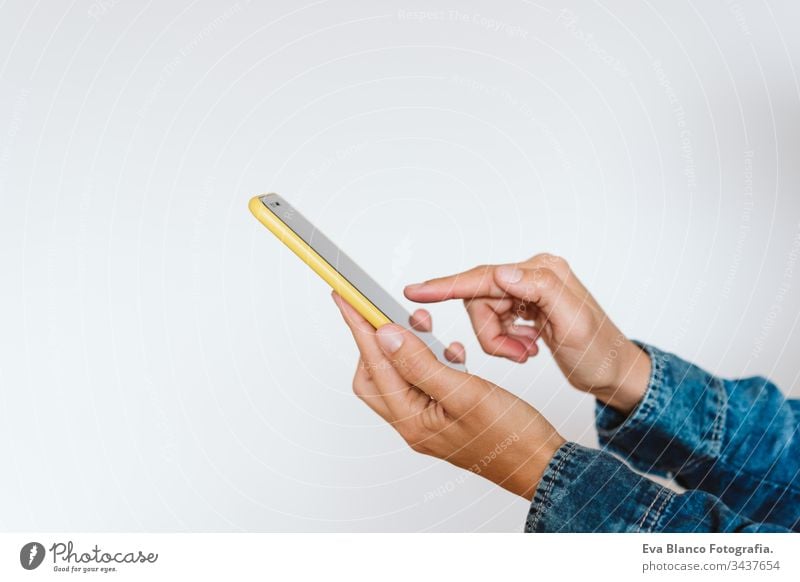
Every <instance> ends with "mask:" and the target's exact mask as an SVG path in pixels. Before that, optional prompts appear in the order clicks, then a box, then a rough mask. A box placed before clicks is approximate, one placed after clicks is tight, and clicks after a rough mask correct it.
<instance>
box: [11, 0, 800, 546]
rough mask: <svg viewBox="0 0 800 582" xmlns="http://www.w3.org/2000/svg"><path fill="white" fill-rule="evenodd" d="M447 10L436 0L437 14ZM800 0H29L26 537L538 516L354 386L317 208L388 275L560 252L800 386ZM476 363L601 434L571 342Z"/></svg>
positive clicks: (19, 273) (489, 525) (22, 443)
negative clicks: (570, 358)
mask: <svg viewBox="0 0 800 582" xmlns="http://www.w3.org/2000/svg"><path fill="white" fill-rule="evenodd" d="M419 10H425V11H427V12H426V13H424V14H419V13H417V12H416V11H419ZM799 16H800V14H799V13H798V9H797V8H796V3H794V2H792V1H790V0H786V1H779V2H769V3H767V2H764V1H753V2H750V1H744V0H743V1H736V2H726V1H723V0H717V1H713V2H704V3H696V5H694V6H693V5H692V4H689V3H687V2H685V1H678V2H668V3H667V2H661V3H654V2H635V3H630V2H621V1H620V2H617V1H613V2H602V3H600V2H583V3H578V2H541V3H535V2H525V1H521V0H513V1H510V2H504V3H497V2H455V1H452V2H447V1H442V0H435V1H433V2H419V3H407V2H369V3H364V2H361V3H357V2H355V1H347V2H333V1H331V2H326V1H318V2H313V3H297V2H288V1H285V2H269V3H252V4H251V3H247V2H244V1H239V2H224V1H223V2H205V1H196V2H185V1H181V2H148V3H140V2H129V1H126V0H119V1H116V0H104V1H100V0H97V1H94V2H91V1H84V0H77V1H74V2H49V3H31V2H23V1H13V0H12V1H10V2H6V3H5V4H4V5H3V6H2V8H0V194H1V195H2V212H1V213H0V260H2V263H1V264H2V277H3V278H2V287H1V289H2V291H1V292H2V302H1V303H0V462H2V468H1V470H2V478H1V479H0V528H2V529H5V530H47V531H53V530H71V531H96V530H156V531H176V530H177V531H182V530H192V531H195V530H201V531H208V530H213V531H219V530H223V531H238V530H256V531H386V530H391V531H408V530H413V531H476V530H479V531H519V530H520V529H521V528H522V524H523V521H524V517H525V513H526V511H527V503H526V502H525V501H524V500H522V499H517V498H514V497H513V496H512V495H510V494H508V493H506V492H504V491H502V490H500V489H498V488H495V487H494V486H492V485H491V484H489V483H488V482H485V481H483V480H481V479H480V478H479V477H475V476H472V475H465V474H462V473H461V472H459V471H458V470H457V469H455V468H452V467H450V466H448V465H446V464H444V463H441V462H438V461H436V460H434V459H432V458H429V457H423V456H419V455H416V454H414V453H412V452H410V451H409V450H408V449H407V448H406V447H405V445H404V443H403V442H402V441H401V440H400V438H399V437H398V436H397V435H395V434H394V432H393V431H392V429H390V428H389V427H387V426H386V425H385V424H384V423H383V422H382V421H380V419H378V418H377V417H376V416H374V415H373V413H372V412H371V411H370V410H368V409H367V408H366V407H365V406H364V405H363V404H362V403H361V402H360V401H358V400H357V399H356V398H355V397H354V396H353V395H352V394H351V389H350V384H351V377H352V373H353V371H354V369H355V362H356V352H355V348H354V346H353V345H352V342H351V340H350V338H349V335H348V332H347V330H346V329H345V327H344V326H343V325H342V323H341V322H340V320H339V315H338V312H337V311H336V309H335V307H334V305H333V304H332V303H331V301H330V299H329V298H328V292H327V290H326V288H325V286H324V284H323V283H322V282H321V281H319V280H318V279H317V278H316V276H315V275H313V273H311V272H310V271H308V270H307V268H306V267H305V266H304V265H302V264H301V263H300V262H299V261H297V260H296V259H295V258H294V257H293V256H291V255H290V254H289V252H288V251H287V250H286V249H284V248H282V247H281V246H280V244H279V243H278V242H277V241H276V240H275V239H274V238H273V237H272V236H271V235H270V234H269V233H268V232H267V231H266V230H265V229H264V228H263V227H262V226H260V225H259V224H258V223H257V222H256V221H255V220H254V219H253V218H252V216H250V214H249V212H248V211H247V200H248V198H249V197H250V196H251V195H254V194H258V193H262V192H266V191H277V192H280V193H281V194H283V195H284V196H286V197H287V198H288V199H290V200H291V201H293V202H294V203H295V204H296V205H297V206H298V207H299V208H300V209H301V210H302V211H303V212H304V213H305V214H306V215H307V216H308V218H309V219H311V220H312V221H314V222H316V223H317V224H318V226H319V227H320V228H321V229H322V230H323V231H324V232H326V233H327V234H328V235H329V236H330V237H331V238H332V239H334V240H335V241H337V242H338V243H339V244H340V246H341V247H342V248H343V249H345V250H346V252H348V253H349V254H350V255H351V256H352V257H353V258H355V259H356V260H357V261H358V262H360V263H361V264H362V266H363V267H364V268H365V269H367V270H368V271H369V272H370V273H372V274H373V275H374V276H375V278H376V279H378V280H379V281H380V282H381V283H382V284H384V285H385V286H386V287H387V288H389V289H390V290H391V291H392V292H393V293H395V294H397V295H398V296H400V293H401V289H402V287H403V285H404V284H406V283H410V282H414V281H418V280H422V279H425V278H428V277H431V276H435V275H440V274H445V273H451V272H455V271H458V270H461V269H465V268H468V267H471V266H474V265H476V264H479V263H489V262H507V261H514V260H519V259H523V258H526V257H527V256H530V255H532V254H535V253H538V252H542V251H550V252H554V253H558V254H561V255H563V256H565V257H567V258H568V259H569V260H570V262H571V263H572V265H573V267H574V269H575V270H576V272H577V273H578V274H579V275H580V276H581V277H582V278H583V279H584V281H585V282H586V284H587V285H588V286H589V287H590V289H592V290H593V291H594V292H595V294H596V296H597V297H598V299H599V300H600V302H601V303H602V304H603V305H604V306H605V307H606V308H607V310H608V312H609V313H610V314H611V316H612V317H613V318H614V319H615V321H616V322H617V323H618V324H619V325H620V326H621V327H622V329H623V330H625V332H626V333H628V334H630V335H631V336H634V337H637V338H641V339H644V340H647V341H650V342H652V343H654V344H656V345H658V346H660V347H662V348H664V349H667V350H670V351H673V352H676V353H678V354H679V355H681V356H684V357H686V358H688V359H690V360H693V361H696V362H698V363H699V364H701V365H703V366H705V367H707V368H708V369H710V370H712V371H714V372H717V373H719V374H722V375H726V376H740V375H751V374H762V375H767V376H769V377H770V378H772V379H773V380H774V381H776V382H777V383H778V384H779V385H781V386H782V387H783V388H784V390H786V391H787V392H792V393H794V394H797V393H798V379H797V374H798V365H797V354H798V352H800V334H798V332H797V317H798V313H800V309H799V308H800V293H798V292H797V290H798V283H799V282H800V265H798V257H799V256H800V198H799V197H798V183H800V164H798V156H800V147H799V146H800V131H798V130H800V102H799V99H800V91H799V90H798V78H797V75H796V73H797V68H798V57H800V35H798V34H797V22H798V17H799ZM433 312H434V317H435V322H436V333H437V335H438V336H439V337H440V339H442V340H443V341H451V340H454V339H460V340H462V341H464V343H465V344H466V345H467V348H468V353H469V359H468V364H469V367H470V369H471V371H473V372H475V373H478V374H481V375H483V376H485V377H487V378H489V379H491V380H493V381H494V382H496V383H498V384H501V385H503V386H505V387H507V388H508V389H510V390H512V391H514V392H515V393H517V394H519V395H520V396H522V397H524V398H526V399H528V400H529V401H530V402H531V403H533V404H534V405H535V406H537V407H538V408H539V409H541V410H542V411H543V412H544V413H545V414H546V416H547V417H548V418H549V419H550V420H551V421H552V422H553V423H554V424H555V425H556V426H557V427H558V429H559V430H560V431H561V432H562V434H563V435H564V436H565V437H567V438H569V439H573V440H577V441H579V442H581V443H584V444H590V445H591V444H594V443H595V442H596V437H595V433H594V429H593V424H592V422H593V419H592V405H593V403H592V401H591V400H590V399H589V398H587V397H584V396H581V395H579V394H577V393H575V392H574V391H572V390H571V389H570V388H569V387H568V386H567V385H566V383H565V381H564V380H563V379H562V378H561V377H560V375H559V373H558V371H557V369H556V367H555V366H554V365H553V363H552V361H551V360H550V357H549V355H548V354H546V353H543V354H542V356H541V357H539V358H538V359H536V360H534V361H532V362H530V363H528V364H527V365H525V366H522V367H520V366H516V365H514V364H511V363H508V362H505V361H500V360H492V359H490V358H488V357H487V356H485V355H483V354H482V353H481V352H480V349H479V348H478V346H477V344H476V342H475V341H474V339H473V338H472V336H471V333H470V326H469V323H468V321H467V318H466V316H465V314H464V313H463V309H462V307H461V306H460V305H459V304H457V303H453V304H449V305H442V306H436V307H435V308H434V309H433Z"/></svg>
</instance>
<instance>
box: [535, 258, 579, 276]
mask: <svg viewBox="0 0 800 582" xmlns="http://www.w3.org/2000/svg"><path fill="white" fill-rule="evenodd" d="M531 263H533V264H534V265H536V266H539V267H545V268H548V269H551V270H553V271H555V272H556V273H559V274H561V275H564V274H566V273H569V272H570V267H569V263H568V262H567V260H566V259H565V258H564V257H560V256H558V255H554V254H552V253H541V254H538V255H536V256H534V257H533V258H532V259H531Z"/></svg>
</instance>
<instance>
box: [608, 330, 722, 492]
mask: <svg viewBox="0 0 800 582" xmlns="http://www.w3.org/2000/svg"><path fill="white" fill-rule="evenodd" d="M636 343H637V345H638V346H639V347H640V348H641V349H643V350H644V351H645V352H646V353H647V354H648V356H650V362H651V372H650V380H649V383H648V386H647V390H646V392H645V394H644V397H643V398H642V401H641V402H640V403H639V405H638V406H637V407H636V408H635V409H634V410H633V412H631V413H630V414H629V415H627V416H626V415H624V414H621V413H619V412H617V411H616V410H614V409H613V408H610V407H608V406H605V405H604V404H602V403H600V402H597V404H596V407H595V422H596V426H597V433H598V436H599V439H600V444H601V445H602V446H603V447H604V448H606V449H607V450H609V451H611V452H613V453H615V454H617V455H620V456H621V457H623V458H624V459H625V460H626V461H628V462H629V463H630V464H631V465H633V466H634V467H636V468H637V469H639V470H641V471H645V472H647V473H654V474H658V475H662V476H666V477H671V476H674V475H678V474H684V473H689V472H691V471H692V470H694V469H696V468H697V467H698V466H699V465H700V464H702V463H708V462H713V460H714V459H715V458H716V457H717V456H718V455H719V452H720V449H721V445H722V436H723V431H724V428H725V410H726V393H725V389H724V386H723V384H722V381H721V380H719V379H718V378H716V377H714V376H712V375H711V374H708V373H707V372H705V371H704V370H702V369H700V368H698V367H697V366H695V365H693V364H690V363H689V362H685V361H684V360H682V359H680V358H678V357H677V356H675V355H673V354H669V353H667V352H663V351H661V350H659V349H658V348H656V347H653V346H651V345H648V344H644V343H641V342H636Z"/></svg>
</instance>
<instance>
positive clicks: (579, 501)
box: [525, 443, 797, 532]
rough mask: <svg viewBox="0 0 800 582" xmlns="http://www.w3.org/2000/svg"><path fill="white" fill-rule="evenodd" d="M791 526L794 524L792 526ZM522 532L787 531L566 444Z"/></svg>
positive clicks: (551, 466)
mask: <svg viewBox="0 0 800 582" xmlns="http://www.w3.org/2000/svg"><path fill="white" fill-rule="evenodd" d="M795 527H797V525H796V524H795ZM525 531H526V532H787V531H790V529H788V528H786V527H783V526H781V525H774V524H769V523H759V522H755V521H753V520H750V519H748V518H746V517H744V516H743V515H742V514H740V513H738V512H736V511H734V510H732V509H730V508H729V507H727V506H726V505H725V504H724V503H723V502H722V501H720V500H719V499H718V498H717V497H715V496H714V495H711V494H710V493H707V492H703V491H690V492H687V493H676V492H674V491H672V490H670V489H667V488H666V487H662V486H661V485H658V484H657V483H654V482H653V481H650V480H649V479H647V478H645V477H642V476H640V475H638V474H636V473H635V472H633V471H632V470H631V469H629V468H628V467H627V466H626V465H625V464H624V463H622V462H621V461H619V460H618V459H616V458H614V457H613V456H611V455H609V454H608V453H605V452H603V451H597V450H592V449H588V448H585V447H582V446H580V445H578V444H576V443H566V444H565V445H563V446H562V447H561V448H560V449H559V450H558V451H557V452H556V454H555V455H554V456H553V458H552V459H551V461H550V463H549V465H548V467H547V469H546V470H545V473H544V475H543V476H542V479H541V481H540V482H539V486H538V487H537V489H536V492H535V493H534V496H533V501H532V503H531V509H530V512H529V514H528V518H527V520H526V523H525Z"/></svg>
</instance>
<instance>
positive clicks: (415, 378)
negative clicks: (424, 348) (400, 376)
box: [394, 353, 431, 384]
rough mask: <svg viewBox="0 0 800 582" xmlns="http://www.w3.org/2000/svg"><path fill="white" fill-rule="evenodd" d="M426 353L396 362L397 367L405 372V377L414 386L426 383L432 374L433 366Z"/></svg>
mask: <svg viewBox="0 0 800 582" xmlns="http://www.w3.org/2000/svg"><path fill="white" fill-rule="evenodd" d="M425 355H426V354H424V353H416V354H412V355H411V357H409V358H401V359H399V360H397V361H396V362H394V364H395V366H399V367H402V368H403V369H404V370H405V374H404V375H405V376H406V377H407V378H408V379H409V380H411V381H412V382H413V383H414V384H418V383H420V382H424V381H425V380H426V379H427V378H428V377H429V376H430V374H431V365H430V363H429V362H428V359H427V358H426V357H425Z"/></svg>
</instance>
